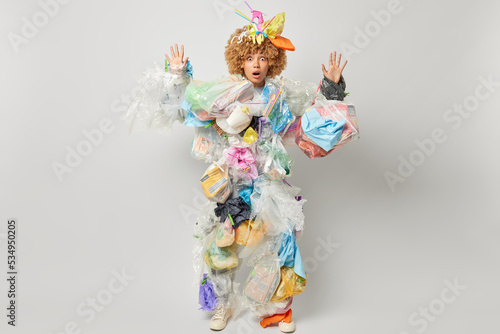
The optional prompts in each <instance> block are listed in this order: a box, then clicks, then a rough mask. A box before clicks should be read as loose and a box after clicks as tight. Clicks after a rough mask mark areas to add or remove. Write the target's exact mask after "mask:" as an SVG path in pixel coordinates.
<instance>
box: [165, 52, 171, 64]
mask: <svg viewBox="0 0 500 334" xmlns="http://www.w3.org/2000/svg"><path fill="white" fill-rule="evenodd" d="M165 57H166V58H167V61H168V63H169V64H170V63H171V62H172V61H171V60H170V58H168V53H165Z"/></svg>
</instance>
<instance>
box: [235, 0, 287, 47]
mask: <svg viewBox="0 0 500 334" xmlns="http://www.w3.org/2000/svg"><path fill="white" fill-rule="evenodd" d="M245 3H246V5H247V6H248V8H250V11H251V12H252V18H251V19H250V18H249V17H248V16H246V15H245V14H243V13H242V12H240V11H239V10H237V9H236V14H238V15H239V16H241V17H243V18H244V19H245V20H248V21H249V22H250V24H249V26H248V35H249V36H250V37H251V38H252V40H253V42H254V43H258V44H259V45H260V44H261V43H262V42H263V41H264V38H269V40H270V41H271V43H273V45H274V46H275V47H277V48H280V49H284V50H288V51H295V46H293V44H292V42H291V41H290V40H289V39H288V38H285V37H283V36H281V33H282V32H283V29H284V27H285V13H284V12H283V13H279V14H278V15H275V16H274V17H273V18H272V19H270V20H268V21H264V15H265V14H264V13H262V12H260V11H257V10H253V9H252V7H250V5H249V4H248V3H247V2H246V1H245ZM255 19H257V22H254V20H255Z"/></svg>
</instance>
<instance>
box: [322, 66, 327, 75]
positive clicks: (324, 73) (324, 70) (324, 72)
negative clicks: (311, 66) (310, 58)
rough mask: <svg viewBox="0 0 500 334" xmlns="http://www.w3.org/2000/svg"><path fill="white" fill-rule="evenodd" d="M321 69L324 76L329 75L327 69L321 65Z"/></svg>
mask: <svg viewBox="0 0 500 334" xmlns="http://www.w3.org/2000/svg"><path fill="white" fill-rule="evenodd" d="M321 67H322V70H323V75H325V76H326V74H327V73H328V72H327V70H326V68H325V65H323V64H321Z"/></svg>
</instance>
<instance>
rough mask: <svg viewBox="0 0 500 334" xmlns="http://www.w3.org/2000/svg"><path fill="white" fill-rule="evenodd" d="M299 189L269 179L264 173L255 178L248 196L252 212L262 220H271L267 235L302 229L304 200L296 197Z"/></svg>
mask: <svg viewBox="0 0 500 334" xmlns="http://www.w3.org/2000/svg"><path fill="white" fill-rule="evenodd" d="M299 191H300V189H299V188H297V187H293V186H291V185H289V184H287V183H285V182H283V181H281V180H280V181H274V180H271V179H270V178H269V177H268V176H266V175H265V174H263V175H261V176H259V177H258V178H257V179H256V180H255V182H254V190H253V193H252V195H251V196H250V200H251V202H252V212H254V213H259V216H261V217H262V219H263V220H264V221H269V222H272V225H271V226H270V227H269V228H268V229H267V230H266V233H267V234H268V235H278V234H280V233H284V232H286V231H294V230H297V231H300V230H302V229H303V227H304V213H303V211H302V206H303V205H304V203H305V202H306V201H305V200H304V199H302V198H298V197H296V196H297V195H298V192H299Z"/></svg>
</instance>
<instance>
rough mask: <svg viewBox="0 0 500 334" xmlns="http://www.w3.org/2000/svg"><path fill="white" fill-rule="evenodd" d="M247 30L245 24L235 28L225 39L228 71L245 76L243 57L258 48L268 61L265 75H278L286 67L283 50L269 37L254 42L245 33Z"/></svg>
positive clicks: (255, 51)
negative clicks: (258, 42) (267, 69)
mask: <svg viewBox="0 0 500 334" xmlns="http://www.w3.org/2000/svg"><path fill="white" fill-rule="evenodd" d="M247 31H248V27H247V26H245V27H243V28H240V29H237V30H236V31H235V32H234V33H233V34H232V35H231V36H230V37H229V40H228V41H227V45H226V51H225V52H224V56H225V58H226V63H227V67H228V69H229V73H230V74H241V75H242V76H245V72H244V70H243V63H244V61H245V57H246V56H247V55H249V54H254V53H257V51H258V50H260V52H262V53H263V54H265V55H266V57H267V59H268V62H269V71H268V72H267V76H269V77H271V78H272V77H275V76H277V75H279V74H280V73H281V72H282V71H283V70H284V69H285V67H286V53H285V50H283V49H280V48H277V47H275V46H274V45H273V43H271V41H270V40H269V38H264V41H263V42H262V43H261V44H260V45H259V44H257V43H254V42H253V41H252V38H250V36H249V35H248V34H247Z"/></svg>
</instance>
